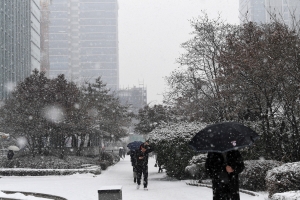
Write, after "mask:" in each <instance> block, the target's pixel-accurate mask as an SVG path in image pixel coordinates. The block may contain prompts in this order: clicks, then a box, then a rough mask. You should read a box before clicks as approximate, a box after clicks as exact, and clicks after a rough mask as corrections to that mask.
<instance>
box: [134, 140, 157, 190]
mask: <svg viewBox="0 0 300 200" xmlns="http://www.w3.org/2000/svg"><path fill="white" fill-rule="evenodd" d="M152 151H153V148H152V147H151V146H150V145H149V143H148V142H145V143H143V144H141V146H140V148H139V149H138V150H137V152H136V172H137V189H139V188H140V185H141V178H142V175H143V178H144V181H143V184H144V189H145V190H147V186H148V158H149V153H150V152H152Z"/></svg>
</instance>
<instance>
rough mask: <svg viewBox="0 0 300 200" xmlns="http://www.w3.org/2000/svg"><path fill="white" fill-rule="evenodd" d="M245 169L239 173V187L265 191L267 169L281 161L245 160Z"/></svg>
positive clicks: (276, 165) (278, 164) (279, 163)
mask: <svg viewBox="0 0 300 200" xmlns="http://www.w3.org/2000/svg"><path fill="white" fill-rule="evenodd" d="M244 164H245V169H244V171H243V172H242V173H241V174H240V175H239V180H240V188H243V189H246V190H251V191H265V190H266V182H265V178H266V175H267V171H268V170H270V169H273V168H275V167H278V166H280V165H281V164H282V163H281V162H278V161H273V160H246V161H244Z"/></svg>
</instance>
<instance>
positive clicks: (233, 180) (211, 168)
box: [205, 150, 245, 200]
mask: <svg viewBox="0 0 300 200" xmlns="http://www.w3.org/2000/svg"><path fill="white" fill-rule="evenodd" d="M226 160H227V161H225V159H224V156H223V154H221V153H208V155H207V159H206V163H205V168H206V171H207V173H208V175H209V176H210V178H211V179H212V183H213V195H214V197H213V200H239V199H240V196H239V178H238V174H239V173H241V172H242V171H243V170H244V168H245V166H244V161H243V158H242V156H241V154H240V152H239V151H235V150H233V151H229V152H227V155H226ZM226 165H229V166H230V167H232V169H233V170H234V172H232V173H227V172H226Z"/></svg>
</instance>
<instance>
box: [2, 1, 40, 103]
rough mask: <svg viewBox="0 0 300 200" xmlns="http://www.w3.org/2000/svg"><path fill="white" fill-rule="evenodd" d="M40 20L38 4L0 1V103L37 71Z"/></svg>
mask: <svg viewBox="0 0 300 200" xmlns="http://www.w3.org/2000/svg"><path fill="white" fill-rule="evenodd" d="M39 18H40V7H39V1H38V0H23V1H19V0H1V1H0V100H1V99H7V98H8V97H9V93H10V92H11V90H12V89H13V88H14V86H15V85H16V84H18V83H19V82H21V81H23V80H24V79H25V78H26V77H28V76H29V75H30V74H31V71H32V70H33V69H34V68H37V69H38V70H39V69H40V21H39Z"/></svg>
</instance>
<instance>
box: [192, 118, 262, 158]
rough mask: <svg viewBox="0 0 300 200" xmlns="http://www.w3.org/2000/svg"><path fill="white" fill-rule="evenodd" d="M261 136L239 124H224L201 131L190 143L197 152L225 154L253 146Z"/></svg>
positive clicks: (214, 125)
mask: <svg viewBox="0 0 300 200" xmlns="http://www.w3.org/2000/svg"><path fill="white" fill-rule="evenodd" d="M258 138H259V135H258V134H257V133H256V132H255V131H254V130H252V129H251V128H249V127H247V126H244V125H243V124H240V123H237V122H222V123H217V124H213V125H209V126H207V127H205V128H204V129H202V130H200V131H199V132H198V133H197V134H196V135H195V136H194V137H193V138H192V140H191V141H190V142H189V145H190V146H191V147H193V148H194V149H195V150H196V151H197V152H219V153H224V152H227V151H231V150H237V149H240V148H243V147H247V146H250V145H252V144H253V142H254V141H255V140H257V139H258Z"/></svg>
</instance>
